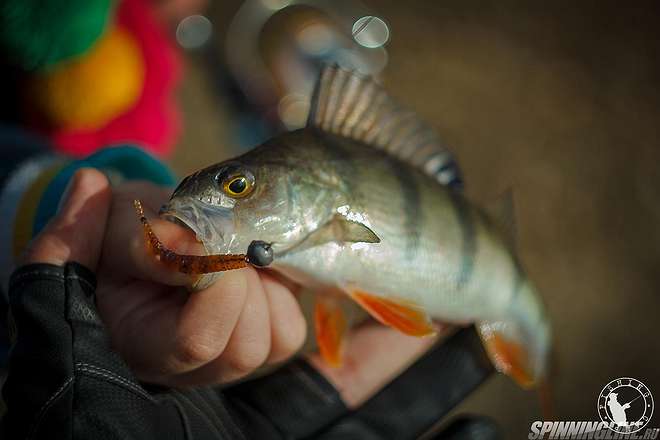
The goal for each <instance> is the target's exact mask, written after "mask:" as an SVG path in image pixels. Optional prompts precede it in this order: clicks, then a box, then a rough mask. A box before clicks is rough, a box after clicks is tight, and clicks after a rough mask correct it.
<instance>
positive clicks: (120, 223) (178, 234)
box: [30, 170, 433, 406]
mask: <svg viewBox="0 0 660 440" xmlns="http://www.w3.org/2000/svg"><path fill="white" fill-rule="evenodd" d="M94 188H96V189H94ZM91 191H93V192H94V193H95V194H97V193H98V194H103V200H104V201H103V203H105V204H106V205H108V206H109V207H108V206H105V207H104V206H100V205H101V201H99V202H93V199H94V198H99V196H98V195H95V196H93V197H92V196H90V195H89V194H90V192H91ZM110 192H111V190H110V188H109V187H108V184H107V181H106V180H105V177H104V176H103V175H101V174H100V173H98V172H96V171H94V170H83V171H82V172H80V173H78V174H77V175H76V177H75V178H74V179H73V181H72V183H71V185H70V189H69V190H68V194H69V195H70V196H71V197H72V199H70V200H68V201H66V202H65V205H68V206H69V208H66V206H63V209H62V210H61V212H60V215H59V216H58V217H57V218H56V219H55V220H54V221H53V222H52V224H51V225H49V228H47V230H48V232H47V233H45V234H42V237H41V239H40V242H41V243H42V244H41V245H40V246H38V247H37V248H35V249H37V250H38V252H37V253H36V254H35V253H33V255H32V256H31V257H30V260H31V261H46V262H53V263H54V264H62V263H64V262H65V261H68V260H69V259H70V257H71V252H70V251H63V250H62V249H63V248H65V247H66V246H63V244H64V243H66V242H73V243H74V245H73V246H79V247H81V248H84V250H83V251H82V253H81V254H80V255H81V256H79V257H77V259H78V260H79V261H80V260H82V261H80V262H81V263H82V264H85V265H87V266H89V267H90V268H92V269H94V268H95V267H96V261H97V260H99V256H100V262H99V264H98V269H97V270H96V272H97V280H98V288H97V292H96V295H97V304H98V307H99V311H100V313H101V316H102V318H103V320H104V322H105V324H106V326H107V328H108V331H109V333H110V337H111V340H112V342H113V344H114V346H115V348H116V349H117V351H119V352H120V353H121V354H122V356H123V357H124V358H125V359H126V361H127V363H128V364H129V365H130V366H131V367H132V369H133V370H134V371H135V372H136V373H137V375H138V377H140V378H141V379H142V380H145V381H151V382H156V383H161V384H166V385H173V386H188V385H201V384H214V383H225V382H229V381H233V380H236V379H238V378H240V377H243V376H245V375H247V374H249V373H251V372H252V371H254V370H255V369H256V368H258V367H260V366H261V365H264V364H272V363H276V362H281V361H283V360H284V359H286V358H288V357H290V356H292V355H293V354H294V353H295V352H297V351H298V349H299V348H300V346H301V345H302V343H303V341H304V339H305V333H306V325H305V321H304V317H303V315H302V313H301V311H300V307H299V305H298V302H297V300H296V297H295V296H294V294H293V293H292V292H291V289H290V286H286V285H285V284H283V283H282V282H280V280H277V279H275V278H274V277H273V276H271V275H269V274H268V273H267V272H266V271H256V270H255V269H253V268H246V269H240V270H235V271H229V272H226V273H225V274H223V276H222V277H221V278H220V279H219V280H218V281H217V282H216V283H214V284H213V285H212V286H210V287H208V288H206V289H204V290H202V291H200V292H195V293H189V292H188V291H187V290H186V289H185V287H183V286H185V285H186V284H189V283H190V281H191V280H190V278H189V277H188V276H186V275H183V274H180V273H175V272H172V271H171V270H169V269H166V268H164V267H163V266H161V265H160V264H159V263H158V261H156V260H155V259H154V257H153V256H152V255H151V254H149V253H148V252H147V250H146V247H145V241H144V235H143V231H142V228H141V226H140V224H139V221H138V219H137V218H136V215H135V211H134V209H133V205H132V201H133V199H135V198H139V199H141V200H142V201H143V205H144V208H145V210H146V213H147V216H148V217H149V218H150V221H151V223H152V226H153V228H154V230H155V232H156V234H157V235H158V236H159V238H160V239H161V240H162V241H163V242H164V244H165V245H167V246H168V247H170V248H172V249H174V250H177V251H178V252H181V253H201V252H202V248H201V245H200V244H198V243H197V242H196V241H195V239H194V237H193V235H192V233H190V232H189V231H188V230H186V229H184V228H182V227H180V226H178V225H176V224H173V223H171V222H167V221H164V220H159V219H158V218H157V215H156V212H157V211H158V209H159V207H160V206H161V205H162V203H163V202H165V201H166V200H167V197H168V195H169V191H168V190H166V189H164V188H160V187H157V186H154V185H152V184H148V183H127V184H123V185H120V186H118V187H116V188H113V189H112V196H110ZM110 197H111V201H110V200H109V198H110ZM87 199H90V200H91V201H90V200H88V201H83V200H87ZM69 211H70V212H71V213H69V214H67V212H69ZM106 218H107V219H106ZM63 219H64V220H63ZM62 222H64V223H66V224H67V225H69V226H68V227H67V228H68V229H67V232H66V234H68V235H67V237H65V238H52V236H55V237H57V236H59V235H58V234H62V233H63V232H62V228H61V227H57V226H56V225H57V224H60V223H62ZM81 223H82V224H81ZM87 223H88V224H89V228H92V230H87V229H86V228H87V226H85V224H87ZM106 223H107V227H106ZM89 228H88V229H89ZM104 229H105V231H106V232H105V239H104V240H102V242H103V248H102V250H100V237H102V236H103V230H104ZM49 237H51V238H49ZM43 243H52V245H48V246H44V245H43ZM75 243H78V244H75ZM76 252H78V251H76ZM78 253H80V252H78ZM54 256H57V257H54ZM432 343H433V340H431V339H426V338H423V339H417V338H411V337H408V336H405V335H401V334H399V333H398V332H395V331H392V330H390V329H389V328H386V327H382V326H380V325H377V324H374V323H371V324H367V325H363V326H361V327H360V328H358V329H355V330H353V331H352V332H351V334H349V335H348V337H347V350H346V354H345V362H344V366H343V368H339V369H335V368H330V367H328V366H327V365H325V364H324V363H323V361H322V360H321V359H320V358H319V357H318V356H317V355H311V356H310V362H311V363H312V365H314V366H315V367H316V368H317V369H318V370H319V371H320V372H321V373H322V374H324V375H325V376H326V377H328V379H329V380H330V381H331V382H332V383H333V384H334V385H335V386H336V387H337V388H338V389H339V390H340V391H341V393H342V396H343V398H344V400H345V401H346V403H347V404H349V405H350V406H357V405H359V404H360V403H361V402H363V401H364V400H366V399H367V398H368V397H369V396H371V395H372V394H373V393H375V392H376V391H377V390H378V389H379V388H380V387H382V386H383V385H384V384H386V383H387V382H389V381H390V380H391V379H392V378H393V377H395V376H396V374H397V373H398V372H400V371H401V370H402V369H404V368H405V367H406V366H407V365H408V364H409V363H410V362H412V360H413V359H414V358H415V357H417V356H418V355H420V354H421V353H423V352H424V351H425V350H426V349H427V348H428V347H429V346H430V345H431V344H432Z"/></svg>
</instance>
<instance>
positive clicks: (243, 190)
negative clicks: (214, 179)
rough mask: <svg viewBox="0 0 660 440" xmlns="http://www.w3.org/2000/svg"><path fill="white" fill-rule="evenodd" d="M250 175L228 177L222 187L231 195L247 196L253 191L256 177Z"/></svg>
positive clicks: (236, 196)
mask: <svg viewBox="0 0 660 440" xmlns="http://www.w3.org/2000/svg"><path fill="white" fill-rule="evenodd" d="M250 177H251V176H247V175H243V174H239V175H234V176H231V177H228V178H227V179H225V181H224V183H223V184H222V189H223V191H224V192H225V194H227V195H228V196H229V197H234V198H241V197H245V196H247V195H248V194H250V193H251V192H252V189H253V187H254V179H252V178H250Z"/></svg>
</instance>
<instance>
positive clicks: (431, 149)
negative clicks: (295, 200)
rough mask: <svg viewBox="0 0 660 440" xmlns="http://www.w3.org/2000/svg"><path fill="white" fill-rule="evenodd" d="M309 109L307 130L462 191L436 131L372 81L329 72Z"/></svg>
mask: <svg viewBox="0 0 660 440" xmlns="http://www.w3.org/2000/svg"><path fill="white" fill-rule="evenodd" d="M310 108H311V110H310V113H309V119H308V121H307V125H308V126H312V127H316V128H319V129H321V130H323V131H326V132H328V133H333V134H337V135H341V136H344V137H347V138H350V139H354V140H357V141H360V142H364V143H365V144H368V145H371V146H373V147H376V148H379V149H382V150H384V151H386V152H388V153H389V154H391V155H392V156H394V157H396V158H398V159H401V160H403V161H406V162H408V163H410V164H412V165H414V166H416V167H417V168H419V169H420V170H422V171H423V172H425V173H426V174H428V175H429V176H431V177H433V178H435V179H436V180H437V181H438V182H440V183H442V184H443V185H448V186H451V187H461V186H462V181H461V175H460V171H459V169H458V165H457V164H456V162H455V161H454V158H453V156H452V154H451V153H450V152H449V150H448V149H447V148H446V147H445V146H443V145H442V143H441V142H440V139H439V138H438V136H437V134H436V133H435V132H434V131H433V129H432V128H431V127H429V126H428V124H426V123H425V122H423V121H422V120H421V119H420V118H419V116H417V114H415V113H414V112H412V111H410V110H408V109H406V108H404V107H403V106H401V105H400V104H399V103H397V102H396V101H395V100H394V99H392V98H391V97H390V96H389V94H388V93H387V92H386V91H385V90H383V88H382V87H381V86H380V85H379V84H377V83H376V82H375V81H374V79H373V78H371V77H365V76H361V75H359V74H358V73H356V72H351V71H347V70H344V69H341V68H340V67H338V66H336V65H334V66H326V67H324V68H323V69H322V71H321V75H320V79H319V81H318V82H317V84H316V88H315V90H314V95H313V97H312V104H311V107H310Z"/></svg>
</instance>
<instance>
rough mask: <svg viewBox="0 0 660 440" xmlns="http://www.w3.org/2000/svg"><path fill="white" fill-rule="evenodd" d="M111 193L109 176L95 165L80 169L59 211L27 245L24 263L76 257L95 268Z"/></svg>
mask: <svg viewBox="0 0 660 440" xmlns="http://www.w3.org/2000/svg"><path fill="white" fill-rule="evenodd" d="M111 198H112V194H111V190H110V184H109V183H108V179H107V178H106V177H105V175H103V173H101V172H100V171H97V170H95V169H93V168H82V169H80V170H78V171H77V172H76V173H75V174H74V175H73V177H72V178H71V181H70V182H69V186H68V188H67V190H66V191H65V194H64V196H63V198H62V202H61V205H60V209H59V211H58V213H57V215H56V216H55V217H54V218H53V219H52V220H51V221H50V222H49V223H48V225H46V227H45V228H44V230H43V231H42V232H41V233H40V234H39V236H38V237H37V238H35V240H34V241H33V242H32V243H31V244H30V245H29V246H28V249H27V250H26V252H25V256H24V258H23V262H24V263H50V264H56V265H62V264H64V263H66V262H67V261H77V262H78V263H81V264H83V265H85V266H87V267H89V268H91V269H92V270H95V269H96V266H97V263H98V260H99V255H100V252H101V246H102V244H103V237H104V234H105V227H106V222H107V217H108V212H109V210H110V202H111Z"/></svg>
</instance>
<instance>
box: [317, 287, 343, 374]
mask: <svg viewBox="0 0 660 440" xmlns="http://www.w3.org/2000/svg"><path fill="white" fill-rule="evenodd" d="M314 326H315V330H316V342H317V344H318V346H319V352H320V353H321V357H322V358H323V360H324V361H325V363H327V364H328V365H330V366H331V367H335V368H338V367H341V365H342V354H343V353H342V350H343V342H344V334H345V333H346V318H345V317H344V312H343V311H342V309H341V308H340V307H339V304H337V300H336V299H335V298H328V297H324V296H319V297H318V298H317V299H316V305H315V307H314Z"/></svg>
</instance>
